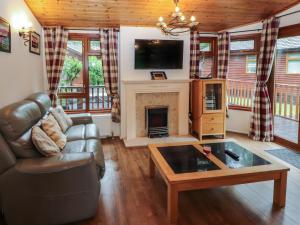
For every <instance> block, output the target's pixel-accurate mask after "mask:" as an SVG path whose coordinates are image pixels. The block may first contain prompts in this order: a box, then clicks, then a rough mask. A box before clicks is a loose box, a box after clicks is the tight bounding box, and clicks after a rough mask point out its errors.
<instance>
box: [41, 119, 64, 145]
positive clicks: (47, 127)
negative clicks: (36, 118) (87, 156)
mask: <svg viewBox="0 0 300 225" xmlns="http://www.w3.org/2000/svg"><path fill="white" fill-rule="evenodd" d="M42 128H43V130H44V131H45V133H46V134H47V135H48V136H49V137H50V138H51V139H52V140H53V141H54V142H55V144H56V145H57V146H58V147H59V148H60V149H63V148H64V147H65V145H66V143H67V137H66V135H64V133H63V132H62V131H61V129H60V126H59V125H58V123H57V121H56V120H55V118H54V117H53V116H52V114H50V115H49V116H48V117H47V118H46V119H43V120H42Z"/></svg>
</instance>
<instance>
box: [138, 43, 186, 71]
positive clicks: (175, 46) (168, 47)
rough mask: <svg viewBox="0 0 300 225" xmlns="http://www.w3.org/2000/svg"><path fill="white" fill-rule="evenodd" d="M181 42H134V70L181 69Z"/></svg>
mask: <svg viewBox="0 0 300 225" xmlns="http://www.w3.org/2000/svg"><path fill="white" fill-rule="evenodd" d="M182 59H183V41H177V40H140V39H137V40H135V69H182Z"/></svg>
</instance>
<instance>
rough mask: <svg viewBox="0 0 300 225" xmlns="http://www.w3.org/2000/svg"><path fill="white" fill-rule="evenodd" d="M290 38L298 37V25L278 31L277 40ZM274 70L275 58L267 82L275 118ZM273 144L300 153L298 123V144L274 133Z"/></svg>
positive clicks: (299, 127)
mask: <svg viewBox="0 0 300 225" xmlns="http://www.w3.org/2000/svg"><path fill="white" fill-rule="evenodd" d="M292 36H300V24H295V25H291V26H286V27H282V28H280V29H279V33H278V39H279V38H286V37H292ZM275 68H276V58H275V60H274V63H273V68H272V72H271V76H270V79H269V81H268V90H269V93H270V99H272V101H271V104H272V109H273V115H274V116H273V117H275V110H276V107H274V106H275V104H276V96H275V91H276V82H275V73H276V71H275ZM299 116H300V111H299ZM299 118H300V117H299ZM273 128H274V129H275V123H274V118H273ZM274 142H276V143H278V144H280V145H283V146H285V147H288V148H292V149H294V150H298V151H300V121H298V143H294V142H292V141H289V140H286V139H284V138H282V137H279V136H276V135H275V133H274Z"/></svg>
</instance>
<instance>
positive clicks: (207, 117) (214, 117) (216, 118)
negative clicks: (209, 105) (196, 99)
mask: <svg viewBox="0 0 300 225" xmlns="http://www.w3.org/2000/svg"><path fill="white" fill-rule="evenodd" d="M223 122H224V115H223V114H204V115H202V123H203V124H206V123H223Z"/></svg>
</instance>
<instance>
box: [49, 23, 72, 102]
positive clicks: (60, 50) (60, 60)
mask: <svg viewBox="0 0 300 225" xmlns="http://www.w3.org/2000/svg"><path fill="white" fill-rule="evenodd" d="M67 42H68V31H67V30H64V29H63V28H62V27H44V43H45V57H46V67H47V78H48V84H49V96H50V98H51V101H52V106H53V107H56V99H57V91H58V85H59V81H60V75H61V71H62V69H63V66H64V60H65V55H66V51H67Z"/></svg>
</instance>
